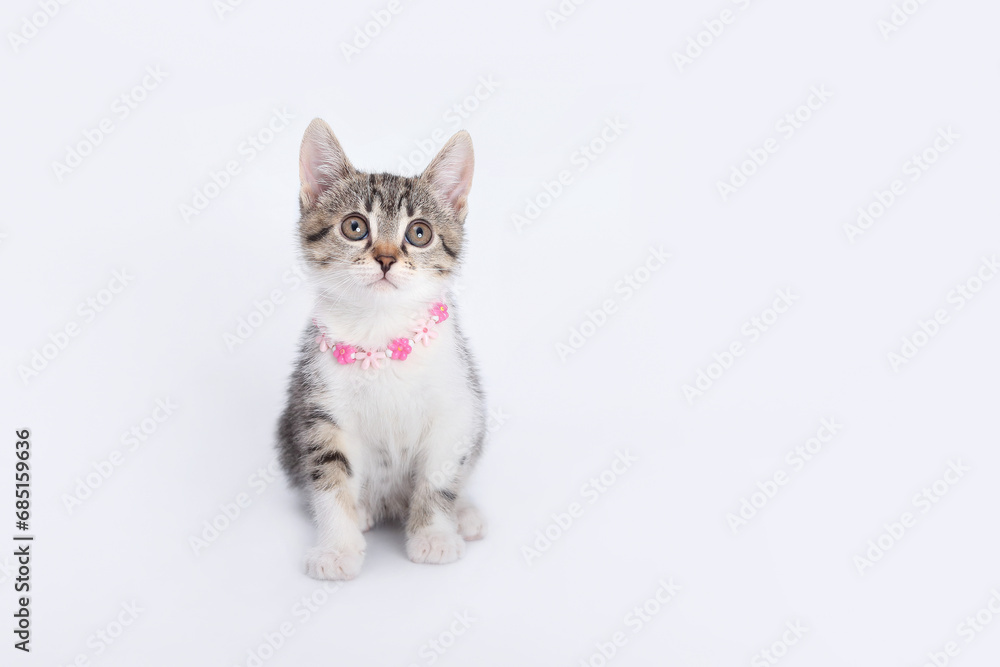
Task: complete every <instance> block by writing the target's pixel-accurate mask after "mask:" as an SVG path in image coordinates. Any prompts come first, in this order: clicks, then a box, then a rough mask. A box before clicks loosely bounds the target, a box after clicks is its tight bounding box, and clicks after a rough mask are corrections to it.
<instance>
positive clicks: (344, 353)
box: [313, 301, 448, 369]
mask: <svg viewBox="0 0 1000 667" xmlns="http://www.w3.org/2000/svg"><path fill="white" fill-rule="evenodd" d="M446 319H448V306H447V305H446V304H445V303H444V302H442V301H438V302H436V303H433V304H431V306H430V307H429V308H428V309H427V317H426V318H424V319H422V320H420V322H419V323H418V324H417V325H416V326H414V328H413V333H412V337H400V338H393V339H392V340H391V341H389V343H388V344H387V345H386V346H385V347H379V348H376V349H374V350H365V349H363V348H361V347H358V346H355V345H350V344H348V343H344V342H340V341H335V340H333V339H332V338H330V336H329V334H328V333H327V331H326V329H325V328H324V327H323V325H321V324H320V323H319V322H318V321H317V320H316V319H315V318H313V324H315V325H316V328H317V329H319V335H318V336H317V337H316V343H317V344H318V345H319V349H320V352H330V353H331V354H332V355H333V358H334V359H336V360H337V363H340V364H353V363H354V362H355V361H360V362H361V368H363V369H368V368H381V366H380V365H379V363H380V362H381V361H384V360H386V359H393V360H395V361H405V360H406V358H407V357H408V356H410V354H411V353H412V352H413V348H414V346H415V345H416V344H417V343H423V344H424V346H425V347H426V346H428V345H430V342H431V339H434V338H437V335H438V332H437V327H439V326H440V325H441V323H442V322H444V321H445V320H446Z"/></svg>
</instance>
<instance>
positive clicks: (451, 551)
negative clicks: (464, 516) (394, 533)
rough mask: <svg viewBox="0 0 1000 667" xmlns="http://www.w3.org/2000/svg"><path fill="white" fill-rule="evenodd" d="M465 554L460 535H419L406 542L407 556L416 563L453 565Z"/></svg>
mask: <svg viewBox="0 0 1000 667" xmlns="http://www.w3.org/2000/svg"><path fill="white" fill-rule="evenodd" d="M464 554H465V540H463V539H462V538H461V536H459V535H458V533H444V532H436V533H419V534H417V535H411V536H410V537H409V539H407V540H406V555H407V556H409V558H410V560H412V561H413V562H414V563H437V564H443V563H453V562H455V561H456V560H458V559H459V558H461V557H462V556H463V555H464Z"/></svg>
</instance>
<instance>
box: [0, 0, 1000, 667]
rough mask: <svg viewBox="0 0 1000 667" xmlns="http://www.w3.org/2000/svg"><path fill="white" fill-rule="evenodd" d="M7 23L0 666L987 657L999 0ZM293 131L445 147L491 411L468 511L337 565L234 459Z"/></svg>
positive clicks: (142, 13)
mask: <svg viewBox="0 0 1000 667" xmlns="http://www.w3.org/2000/svg"><path fill="white" fill-rule="evenodd" d="M2 15H3V16H2V21H0V24H2V26H3V29H4V32H5V34H6V40H5V41H6V44H5V46H4V47H3V48H4V49H5V51H4V55H3V56H2V59H3V66H2V83H3V86H2V89H3V91H4V92H3V94H4V104H3V112H2V113H3V122H2V123H0V136H2V142H0V145H2V146H3V183H4V186H3V188H2V195H0V196H2V201H0V203H2V207H0V210H2V211H3V212H4V214H3V216H2V217H0V280H2V285H3V289H2V292H0V312H2V313H3V322H4V326H3V336H2V348H0V353H2V360H0V368H2V370H3V373H2V374H0V398H2V400H0V405H2V406H3V414H2V426H3V430H2V434H3V435H2V438H0V441H2V442H3V448H4V451H5V452H7V453H6V454H4V457H3V460H4V461H5V462H6V463H5V464H4V472H3V474H2V476H0V478H2V479H3V480H5V481H3V482H2V484H0V498H4V499H5V500H3V502H2V503H0V517H3V522H2V526H3V527H2V529H0V536H2V537H0V539H2V540H3V543H4V544H8V541H9V540H10V536H11V535H13V533H15V532H17V531H15V528H14V525H13V523H14V507H13V502H14V500H13V489H12V486H13V482H12V479H13V465H14V458H13V452H14V441H15V436H14V431H15V429H21V428H28V429H30V430H31V442H32V452H33V455H32V459H31V464H32V474H33V478H32V479H33V493H34V495H33V505H32V510H31V511H32V517H31V525H30V532H31V533H32V534H34V535H36V541H35V543H34V547H33V549H34V559H33V562H32V591H31V594H32V600H31V608H32V611H33V616H32V621H33V624H32V628H33V638H32V648H33V651H32V652H31V654H30V655H27V656H25V655H23V654H21V653H20V652H18V651H15V650H14V649H13V648H12V644H13V636H12V635H10V634H7V635H6V639H5V645H4V646H3V647H0V654H2V655H3V656H4V657H3V658H2V659H0V662H2V663H3V664H5V665H7V664H26V665H69V664H72V663H74V661H77V664H80V665H86V664H93V665H179V664H198V665H227V666H232V665H245V666H253V665H267V666H268V667H271V666H278V665H293V666H300V665H333V664H337V665H400V666H407V665H413V664H416V665H430V664H440V665H505V666H506V665H519V664H525V665H556V664H564V665H581V664H584V665H587V664H589V665H592V666H594V667H600V666H601V665H604V664H607V665H684V666H697V667H717V666H719V667H721V666H724V665H750V666H751V667H758V666H760V665H772V664H779V663H780V664H781V665H787V666H788V667H794V666H796V665H800V666H803V667H805V666H809V667H827V666H833V665H851V666H852V667H853V666H858V665H864V666H868V665H871V666H873V667H874V666H878V667H885V666H886V665H902V666H913V667H917V666H919V665H923V664H927V663H929V664H935V663H936V664H938V665H942V664H949V665H951V664H953V665H958V666H959V667H974V666H977V665H991V664H995V660H996V656H997V655H998V654H1000V627H998V626H1000V618H997V614H998V613H1000V593H998V592H997V591H1000V568H998V563H1000V541H998V539H997V518H996V517H997V514H996V512H997V505H998V501H1000V485H998V484H997V481H998V475H1000V456H998V454H997V407H998V406H997V398H998V396H1000V391H998V389H997V371H998V362H1000V352H998V346H997V340H998V337H997V333H998V324H1000V318H998V304H1000V280H995V279H993V278H994V273H995V272H996V271H997V268H996V262H997V258H998V254H997V253H1000V233H998V230H997V220H998V215H997V214H998V205H997V201H996V197H995V192H996V183H997V178H998V176H1000V170H998V168H997V157H998V147H1000V143H998V139H1000V131H998V125H997V118H998V117H1000V115H998V112H1000V108H998V106H1000V105H998V101H1000V96H998V94H997V75H998V71H1000V48H998V42H997V37H996V25H997V21H998V20H1000V7H998V6H997V5H996V3H991V2H986V1H984V0H980V1H974V0H970V1H966V2H925V3H918V2H917V1H916V0H906V1H905V2H904V1H898V2H896V4H895V5H894V4H893V2H892V1H891V0H878V1H876V2H871V1H866V2H863V1H861V0H850V1H847V2H809V3H806V2H794V1H793V0H770V1H764V0H753V1H748V0H736V1H730V0H715V1H712V2H688V3H683V4H681V3H667V4H666V5H664V4H663V3H652V2H646V3H640V2H614V3H613V2H608V1H607V0H592V1H590V2H585V3H583V4H580V5H576V4H574V3H573V2H572V0H563V2H562V3H561V4H560V3H559V2H558V0H549V1H547V2H544V1H543V2H522V1H513V2H497V3H468V2H457V1H450V2H417V1H414V0H398V1H397V0H393V2H388V0H386V1H381V0H379V1H371V2H369V1H366V2H361V3H346V2H339V3H321V2H311V3H305V2H291V3H277V2H263V1H261V0H248V1H246V2H243V3H242V4H236V3H235V2H233V3H232V4H223V2H221V1H220V2H216V3H213V2H212V1H210V0H200V1H199V2H190V1H188V2H180V3H160V4H158V5H157V6H155V7H153V6H151V5H148V4H143V3H130V2H124V1H117V2H113V1H100V0H91V1H88V2H82V1H81V2H73V3H70V4H67V5H61V4H59V3H58V1H57V0H42V1H41V2H39V0H15V1H14V2H8V3H5V5H4V10H3V12H2ZM366 33H367V34H366ZM316 116H321V117H323V118H324V119H326V120H327V121H328V122H329V123H330V125H331V126H332V127H333V128H334V130H335V132H336V133H337V135H338V137H339V138H340V140H341V142H342V144H343V145H344V147H345V148H346V150H347V152H348V154H349V156H350V158H351V160H352V161H353V162H354V163H355V164H356V165H358V166H359V167H361V168H366V169H373V170H394V171H408V172H409V173H416V172H417V171H419V170H420V169H422V168H423V167H424V166H425V165H426V163H427V162H428V161H429V159H430V157H431V155H432V154H433V153H434V152H436V150H437V149H438V148H439V147H440V145H441V144H442V143H443V141H444V140H445V139H446V138H447V137H448V136H450V135H451V134H452V133H453V132H454V131H456V130H458V129H460V128H465V129H467V130H469V131H470V132H471V134H472V137H473V140H474V143H475V149H476V174H475V181H474V185H473V189H472V194H471V199H470V207H471V208H470V210H471V213H470V216H469V221H468V234H469V238H470V243H469V248H468V262H467V266H466V268H465V271H464V274H463V277H462V278H461V283H460V287H461V293H460V299H459V303H458V305H456V306H455V308H456V310H457V311H459V312H461V315H462V317H463V319H464V324H465V327H466V329H467V332H468V334H469V336H470V338H471V340H472V343H473V345H474V349H475V350H476V352H477V354H478V357H479V359H480V361H481V365H482V369H483V373H484V377H485V381H486V385H487V387H488V390H489V394H490V399H491V405H492V407H493V410H494V426H495V429H494V432H493V434H492V438H491V443H490V449H489V453H488V455H487V456H486V457H485V459H484V460H483V462H482V466H481V469H480V470H479V472H478V473H477V476H476V477H475V478H474V480H473V482H472V489H473V496H474V497H475V498H476V499H477V500H478V502H479V503H480V504H481V505H482V508H483V510H484V511H485V513H486V514H487V515H488V517H489V519H490V522H491V533H490V535H489V536H488V538H487V539H486V540H485V541H483V542H481V543H474V544H471V545H470V547H469V549H468V553H467V555H466V557H465V558H464V560H462V561H461V562H460V563H458V564H455V565H449V566H442V567H437V566H433V567H432V566H425V565H414V564H412V563H410V562H409V561H407V560H406V557H405V554H404V550H403V537H402V535H401V531H400V529H399V528H398V527H391V526H390V527H384V528H378V529H376V530H375V531H374V532H373V533H372V534H371V536H370V538H369V548H368V557H367V562H366V563H365V567H364V570H363V573H362V575H361V576H360V578H359V579H357V580H356V581H354V582H351V583H349V584H346V585H344V586H342V587H337V586H333V585H331V586H328V587H324V586H323V585H322V584H320V583H319V582H315V581H312V580H310V579H308V578H306V577H305V576H304V574H303V573H302V569H301V558H302V555H303V553H304V550H305V549H306V548H307V547H308V546H309V545H310V543H311V541H312V527H311V526H310V524H309V522H308V519H307V518H306V516H305V514H304V513H303V511H302V509H301V507H300V506H299V504H298V502H297V500H296V498H295V496H294V495H293V494H292V493H291V492H290V491H289V490H288V489H287V488H286V486H285V484H284V482H283V480H281V479H280V478H275V477H273V476H272V474H271V473H270V472H268V467H269V466H270V465H271V464H272V462H273V461H274V453H273V449H272V443H273V438H272V433H273V430H274V423H275V419H276V417H277V414H278V412H279V410H280V408H281V404H282V400H283V394H284V387H285V381H286V377H287V375H288V373H289V370H290V365H291V362H292V359H293V356H294V352H295V345H296V339H297V337H298V335H299V331H300V330H301V328H302V326H303V324H304V323H305V322H306V320H307V318H308V316H309V308H310V298H309V296H308V288H307V287H306V286H305V285H304V284H302V282H301V279H300V278H299V276H298V275H297V273H296V271H297V270H298V269H297V267H296V257H295V244H294V233H293V232H294V227H295V224H296V219H297V190H298V174H297V156H298V147H299V141H300V139H301V135H302V131H303V129H304V128H305V126H306V125H307V124H308V122H309V121H310V120H311V119H312V118H313V117H316ZM859 209H860V211H859ZM616 461H617V463H616ZM271 470H272V471H273V468H272V469H271ZM592 480H596V481H592ZM925 490H926V491H925ZM213 524H214V526H213ZM12 544H13V543H12V542H10V543H9V545H8V546H9V548H8V546H4V547H3V548H2V550H0V553H3V554H6V555H5V556H0V565H2V570H0V582H2V588H0V590H2V593H0V610H2V611H3V615H4V617H5V618H7V619H8V625H11V624H12V623H11V617H10V615H9V614H12V613H13V610H14V604H15V593H14V591H13V583H14V581H13V579H14V578H15V577H16V573H15V572H14V570H13V566H14V561H13V557H12V556H11V555H10V554H11V553H12V550H13V546H11V545H12ZM991 605H992V609H991ZM977 616H978V620H977ZM969 619H971V620H969ZM764 651H766V652H767V653H766V654H765V653H763V652H764ZM991 660H992V661H994V662H991Z"/></svg>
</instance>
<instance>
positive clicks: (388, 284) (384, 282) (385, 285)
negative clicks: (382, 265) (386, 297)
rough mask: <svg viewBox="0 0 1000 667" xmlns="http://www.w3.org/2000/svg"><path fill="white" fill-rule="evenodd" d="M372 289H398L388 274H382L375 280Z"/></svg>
mask: <svg viewBox="0 0 1000 667" xmlns="http://www.w3.org/2000/svg"><path fill="white" fill-rule="evenodd" d="M371 286H372V289H390V288H391V289H398V288H397V287H396V285H395V283H393V282H392V281H391V280H389V276H388V274H386V275H384V276H382V277H381V278H379V279H378V280H376V281H375V282H373V283H372V284H371Z"/></svg>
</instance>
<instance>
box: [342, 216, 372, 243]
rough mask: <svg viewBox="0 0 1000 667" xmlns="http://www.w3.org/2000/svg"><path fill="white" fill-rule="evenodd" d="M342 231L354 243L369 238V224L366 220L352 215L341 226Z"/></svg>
mask: <svg viewBox="0 0 1000 667" xmlns="http://www.w3.org/2000/svg"><path fill="white" fill-rule="evenodd" d="M340 231H342V232H344V236H346V237H347V238H349V239H350V240H352V241H360V240H361V239H363V238H365V237H366V236H368V223H367V222H366V221H365V219H364V218H362V217H360V216H357V215H352V216H351V217H349V218H347V219H346V220H344V222H343V223H342V224H341V225H340Z"/></svg>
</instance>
